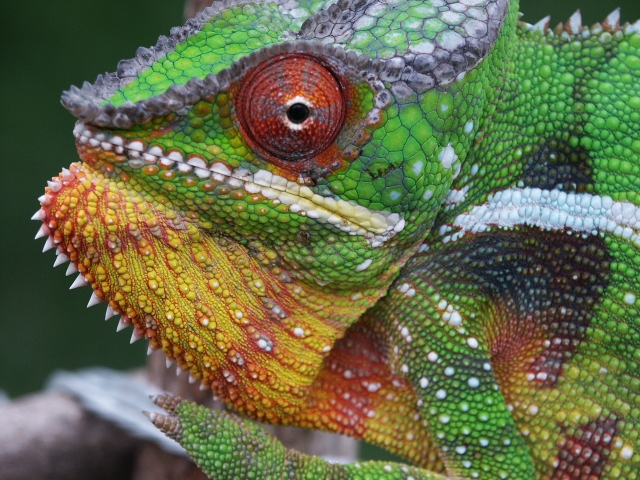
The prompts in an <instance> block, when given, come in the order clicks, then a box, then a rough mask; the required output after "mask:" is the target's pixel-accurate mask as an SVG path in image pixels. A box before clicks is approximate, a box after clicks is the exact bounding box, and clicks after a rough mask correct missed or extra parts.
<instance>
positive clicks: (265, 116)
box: [236, 54, 346, 166]
mask: <svg viewBox="0 0 640 480" xmlns="http://www.w3.org/2000/svg"><path fill="white" fill-rule="evenodd" d="M236 112H237V115H238V120H239V123H240V128H241V130H242V133H243V135H244V136H245V138H246V139H247V142H248V143H249V145H250V147H251V148H253V149H254V150H255V151H256V153H258V154H259V155H260V156H262V157H264V158H266V159H268V160H271V161H275V162H277V163H281V164H282V165H283V166H285V165H292V164H295V163H298V162H303V161H305V160H309V159H312V158H314V157H317V156H318V155H320V154H321V153H322V152H324V151H325V150H326V149H327V148H328V147H329V146H330V145H331V144H332V143H333V141H334V140H335V138H336V137H337V136H338V133H339V132H340V129H341V128H342V126H343V124H344V121H345V115H346V102H345V100H344V93H343V89H342V87H341V85H340V82H339V81H338V80H337V79H336V77H335V76H334V75H333V73H332V72H331V71H330V70H329V69H328V68H327V67H325V66H324V65H322V64H321V63H319V62H318V61H317V60H316V59H314V58H312V57H310V56H308V55H301V54H290V55H282V56H280V57H278V58H276V59H269V60H267V61H265V62H263V63H261V64H260V65H258V66H257V67H255V68H254V69H253V70H252V71H251V72H249V74H248V75H247V76H246V77H245V79H244V80H243V82H242V85H241V86H240V90H239V92H238V96H237V101H236Z"/></svg>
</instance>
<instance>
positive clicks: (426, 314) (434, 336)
mask: <svg viewBox="0 0 640 480" xmlns="http://www.w3.org/2000/svg"><path fill="white" fill-rule="evenodd" d="M445 275H446V273H445ZM433 277H434V273H433V272H430V271H428V270H418V271H416V272H415V274H413V275H406V276H403V277H402V278H401V279H399V281H398V282H396V284H395V288H394V289H393V290H392V291H391V292H390V293H389V296H388V297H386V298H385V300H384V301H383V302H382V304H380V305H379V306H377V307H376V308H375V309H374V310H373V311H372V312H370V313H369V314H368V315H372V316H375V317H377V319H378V321H379V323H381V324H384V323H386V324H387V325H388V327H390V328H388V332H389V335H390V336H391V337H392V338H391V340H390V343H391V344H392V345H396V346H398V348H397V349H396V350H394V351H395V352H396V353H395V355H393V356H392V358H391V364H392V367H391V368H392V370H395V371H396V372H399V373H403V374H404V376H405V378H407V377H408V379H409V381H410V383H412V384H413V385H414V388H415V391H416V396H417V398H418V401H417V406H418V408H419V412H420V419H419V422H420V424H421V425H420V427H422V428H423V429H424V430H426V431H427V432H428V433H427V434H428V436H429V437H430V438H431V439H432V440H433V441H434V442H435V444H436V448H437V451H438V452H439V456H440V459H441V460H442V461H443V462H444V464H445V467H446V470H447V473H448V474H449V475H450V478H465V479H466V478H481V479H494V478H505V479H506V478H509V479H522V480H525V479H527V480H528V479H533V478H534V468H533V464H532V462H531V459H530V456H529V452H528V448H527V446H526V444H525V442H524V440H523V438H522V436H521V435H520V433H519V431H518V428H517V425H516V423H515V422H514V420H513V418H512V414H511V412H510V409H509V407H508V405H507V402H506V400H505V397H504V394H503V392H502V390H501V388H500V384H499V382H498V378H497V377H496V372H495V371H494V366H493V362H492V359H491V350H490V348H489V344H488V342H487V335H486V334H485V333H484V325H483V319H482V317H481V316H480V315H478V313H479V312H474V310H473V308H469V307H470V305H469V303H470V302H469V303H468V302H467V301H468V300H472V298H473V297H467V298H463V297H462V296H460V295H458V294H457V293H456V292H452V291H451V289H446V288H441V287H443V285H442V284H441V285H437V283H438V282H434V281H433ZM434 285H435V286H436V288H434ZM444 286H445V287H446V286H447V285H444ZM477 300H480V301H481V300H482V299H481V298H479V299H477ZM418 325H420V328H417V327H418Z"/></svg>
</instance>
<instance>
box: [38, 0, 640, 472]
mask: <svg viewBox="0 0 640 480" xmlns="http://www.w3.org/2000/svg"><path fill="white" fill-rule="evenodd" d="M62 103H63V105H64V106H65V107H66V108H67V109H68V110H69V111H70V112H71V113H72V114H74V115H75V116H76V117H77V118H78V122H77V124H76V127H75V130H74V134H75V137H76V145H77V149H78V153H79V156H80V160H81V161H80V162H77V163H73V164H72V165H71V166H70V167H69V168H68V169H64V170H63V171H62V172H61V173H60V175H59V176H58V177H55V178H53V179H52V180H51V181H50V182H48V187H47V188H46V191H45V194H44V195H43V196H42V197H41V198H40V199H39V200H40V203H41V209H40V210H39V211H38V212H37V213H36V214H35V215H34V219H35V220H38V221H41V222H42V227H41V229H40V231H39V232H38V237H46V238H47V243H46V246H45V250H46V249H50V248H55V249H56V250H57V253H58V259H57V260H56V265H59V264H61V263H64V262H67V261H71V264H70V266H69V272H70V273H74V272H78V273H79V276H78V278H77V280H76V281H75V283H74V284H73V286H74V287H76V286H84V285H90V286H91V288H92V289H93V295H92V297H91V301H90V302H89V306H91V305H94V304H96V303H99V302H108V308H107V318H109V317H110V316H113V315H115V314H118V315H121V317H120V323H119V326H118V329H121V328H124V327H127V326H133V329H134V332H133V336H132V341H134V340H137V339H141V338H146V339H147V340H148V341H149V346H150V349H151V350H155V349H162V351H163V352H164V353H165V354H166V356H167V357H168V359H169V361H174V360H175V361H176V362H177V364H178V366H179V368H181V369H182V370H187V371H189V373H190V375H191V376H192V378H193V379H194V381H199V382H201V383H202V386H203V388H206V389H211V390H212V391H213V394H214V395H215V396H217V397H219V398H221V399H222V400H223V401H224V402H226V404H227V405H228V406H229V407H230V408H231V409H233V410H234V411H235V412H237V413H230V412H213V411H209V410H207V409H205V408H203V407H199V406H196V405H194V404H192V403H190V402H187V401H184V400H182V399H180V398H177V397H172V396H169V395H161V396H158V397H156V398H155V402H156V403H157V404H158V405H160V406H161V407H163V408H164V409H165V410H166V412H167V413H166V415H160V414H157V413H153V414H149V418H150V420H151V421H152V422H153V423H154V424H155V425H156V426H157V427H158V428H160V429H161V430H162V431H164V432H165V433H166V434H167V435H168V436H170V437H172V438H174V439H175V440H177V441H178V442H179V443H180V444H182V445H183V446H184V447H185V448H186V449H187V451H188V453H189V454H190V455H191V457H192V458H193V459H194V461H195V462H196V463H197V464H198V465H199V466H200V467H201V468H202V469H203V470H204V471H205V472H206V474H207V475H209V476H210V477H211V478H214V479H232V478H238V479H245V478H273V479H282V478H291V479H293V478H299V479H302V478H305V479H312V478H329V479H340V480H352V479H353V480H355V479H404V480H410V479H413V480H424V479H512V480H532V479H554V480H568V479H588V480H598V479H625V480H633V479H640V438H639V435H640V22H636V23H634V24H628V23H626V24H621V22H620V13H619V11H617V10H614V11H613V12H612V13H611V14H610V15H609V16H608V17H607V18H606V19H605V20H604V21H603V22H602V23H599V24H596V25H593V26H591V27H586V26H583V25H582V21H581V18H580V14H579V12H576V14H574V15H573V16H572V17H571V18H570V19H569V20H568V21H567V22H566V23H561V24H559V25H558V26H557V27H556V28H555V29H550V28H549V19H548V18H545V19H543V20H541V21H540V22H539V23H537V24H535V25H529V24H526V23H522V22H520V21H519V14H518V2H517V1H511V2H508V1H507V0H460V1H449V0H428V1H417V0H402V1H399V0H387V1H381V0H339V1H338V2H337V3H334V2H331V1H318V0H316V1H310V0H280V1H279V2H275V3H268V2H263V1H259V0H255V1H252V0H225V1H222V2H216V3H215V4H214V6H213V7H210V8H208V9H206V10H205V11H204V12H202V13H200V14H198V15H197V16H196V18H194V19H192V20H190V21H188V22H187V24H186V25H185V26H184V27H178V28H174V29H172V31H171V33H170V35H169V36H162V37H160V39H159V40H158V43H157V45H155V46H153V47H151V48H140V49H139V50H138V52H137V55H136V57H135V58H133V59H130V60H124V61H122V62H120V64H119V65H118V69H117V71H116V72H115V73H112V74H105V75H101V76H99V77H98V79H97V80H96V81H95V82H94V83H93V84H89V83H85V85H84V86H82V87H81V88H77V87H72V88H71V89H70V90H69V91H67V92H65V93H64V94H63V97H62ZM251 419H255V420H259V421H262V422H268V423H274V424H283V425H297V426H303V427H308V428H314V429H321V430H326V431H331V432H338V433H343V434H347V435H350V436H353V437H356V438H359V439H363V440H366V441H368V442H371V443H373V444H376V445H379V446H381V447H383V448H386V449H387V450H389V451H391V452H393V453H395V454H397V455H399V456H401V457H403V458H405V459H406V460H407V461H408V462H409V463H407V465H403V464H396V463H385V462H362V463H356V464H351V465H336V464H329V463H327V462H325V461H323V460H321V459H319V458H314V457H309V456H306V455H303V454H300V453H298V452H295V451H291V450H287V449H285V448H284V447H283V446H282V445H281V444H280V443H279V442H278V441H277V440H276V439H274V438H273V437H271V436H269V435H267V434H266V433H265V432H264V431H263V430H262V429H261V428H260V427H259V426H257V425H256V424H255V423H253V422H252V420H251ZM410 465H411V466H410Z"/></svg>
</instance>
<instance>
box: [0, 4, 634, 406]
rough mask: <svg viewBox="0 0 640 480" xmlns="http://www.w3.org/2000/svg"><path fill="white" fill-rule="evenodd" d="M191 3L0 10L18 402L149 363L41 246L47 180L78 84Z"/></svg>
mask: <svg viewBox="0 0 640 480" xmlns="http://www.w3.org/2000/svg"><path fill="white" fill-rule="evenodd" d="M617 6H620V7H622V20H623V22H624V21H631V22H633V21H635V20H636V19H639V18H640V2H639V1H638V0H612V1H611V0H607V1H603V0H565V1H561V2H560V1H557V0H556V1H552V0H522V1H521V8H520V9H521V11H522V12H524V14H525V15H524V17H523V20H525V21H528V22H530V23H535V22H537V21H538V20H539V19H540V18H542V17H543V16H545V15H547V14H551V15H552V25H555V24H557V23H558V22H559V21H566V19H567V18H568V17H569V16H570V15H571V14H572V13H573V12H574V11H575V10H576V9H577V8H580V9H581V10H582V12H583V21H584V23H585V24H592V23H594V22H597V21H602V20H603V19H604V18H605V17H606V15H607V14H608V13H609V12H610V11H611V10H613V9H614V8H615V7H617ZM183 8H184V1H183V0H136V1H131V0H91V1H86V0H56V1H51V0H22V1H18V0H14V1H6V2H3V7H2V13H0V150H1V152H0V391H1V390H4V391H5V392H7V393H8V395H9V396H11V397H16V396H20V395H24V394H27V393H30V392H34V391H36V390H38V389H40V388H41V387H42V385H43V382H44V381H45V380H46V378H47V377H48V375H49V374H50V373H51V372H52V371H53V370H56V369H71V370H73V369H78V368H82V367H87V366H94V365H104V366H108V367H112V368H116V369H128V368H132V367H136V366H141V365H143V364H144V362H145V357H146V355H145V351H146V348H147V347H146V342H139V343H137V344H135V345H129V339H130V335H131V330H130V329H128V330H125V331H124V332H122V333H120V334H116V332H115V328H116V324H117V321H116V320H111V321H109V322H104V320H103V319H104V313H105V306H104V305H99V306H95V307H92V308H90V309H88V310H87V308H86V304H87V302H88V300H89V296H90V293H91V291H90V289H89V288H79V289H76V290H71V291H69V290H68V288H69V286H70V284H71V283H72V281H73V279H74V278H75V276H73V277H65V269H66V266H61V267H58V268H56V269H55V270H54V269H53V268H52V265H53V261H54V259H55V254H54V251H53V250H50V251H49V252H46V253H44V254H42V253H41V251H42V246H43V244H44V239H40V240H38V241H34V240H33V237H34V235H35V233H36V231H37V230H38V228H39V224H38V223H36V222H34V221H31V220H29V219H30V217H31V216H32V215H33V213H34V212H35V211H36V210H37V209H38V208H39V204H38V201H37V198H38V197H39V196H40V195H42V193H43V189H44V187H45V185H46V180H48V179H50V178H51V177H52V176H55V175H57V174H58V173H59V172H60V169H61V167H65V166H68V165H69V164H70V163H71V162H73V161H75V159H76V153H75V147H74V139H73V135H72V133H71V132H72V129H73V125H74V118H73V117H72V116H71V115H70V114H69V113H67V111H66V110H64V108H62V106H61V105H60V103H59V97H60V93H61V92H62V90H64V89H67V88H68V87H69V86H70V85H71V84H75V85H81V84H82V82H83V81H84V80H89V81H93V79H95V77H96V75H97V74H98V73H100V72H105V71H113V70H115V67H116V65H117V62H118V61H119V60H120V59H122V58H130V57H132V56H133V55H134V54H135V51H136V49H137V48H138V46H140V45H144V46H149V45H153V44H155V42H156V39H157V37H158V35H160V34H167V33H168V31H169V29H170V28H171V27H172V26H175V25H180V24H182V14H183Z"/></svg>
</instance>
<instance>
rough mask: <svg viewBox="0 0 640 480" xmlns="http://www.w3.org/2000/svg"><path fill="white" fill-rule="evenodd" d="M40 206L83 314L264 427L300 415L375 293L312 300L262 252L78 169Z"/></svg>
mask: <svg viewBox="0 0 640 480" xmlns="http://www.w3.org/2000/svg"><path fill="white" fill-rule="evenodd" d="M41 203H42V210H41V211H40V212H38V214H37V215H38V218H39V219H41V220H42V221H43V228H42V230H41V231H43V232H44V233H45V234H47V235H49V240H48V243H49V244H50V245H52V246H55V247H56V248H57V250H58V253H59V254H63V255H65V256H67V257H68V258H69V259H70V260H71V262H72V263H73V265H74V267H75V269H77V270H78V271H79V273H80V275H81V281H82V282H86V283H88V284H89V285H90V286H91V287H92V289H93V296H92V301H91V302H90V304H94V303H96V302H99V301H105V302H108V304H109V308H110V309H111V310H112V311H113V312H115V313H118V314H121V315H122V319H121V326H122V325H130V324H131V325H133V327H134V329H135V332H134V338H143V337H144V338H146V339H147V340H148V341H149V343H150V348H153V349H157V348H161V349H162V350H163V351H164V353H165V354H166V355H167V357H169V358H171V359H175V360H177V362H178V364H179V365H180V367H181V368H182V369H183V370H189V371H190V373H191V374H192V375H193V376H194V377H196V378H197V379H199V380H200V381H201V382H202V384H203V385H204V386H205V387H207V388H211V389H212V390H213V392H214V394H215V395H216V396H218V397H220V398H222V399H223V400H224V401H226V402H227V403H229V404H230V405H232V406H233V407H235V408H236V409H238V410H240V411H242V412H244V413H247V414H248V415H250V416H253V417H255V418H258V419H262V420H267V421H270V422H273V423H279V422H280V421H281V420H282V419H283V418H286V417H287V416H289V415H291V414H292V413H293V412H295V411H297V410H298V409H299V408H301V406H302V405H303V403H304V399H305V396H306V395H307V393H308V391H309V388H310V386H311V384H312V383H313V381H314V379H315V378H316V376H317V375H318V372H319V371H320V369H321V366H322V362H323V360H324V358H325V357H326V356H327V355H328V353H329V351H330V350H331V348H332V347H333V345H334V343H335V342H336V340H338V339H339V338H341V337H342V336H343V335H344V333H345V331H346V329H347V328H348V327H349V326H350V325H351V324H352V323H353V322H354V321H355V320H356V319H357V318H358V317H360V315H361V314H362V312H364V310H365V309H366V308H367V307H368V306H370V305H372V304H373V303H375V301H376V300H377V299H378V298H379V297H380V295H382V293H383V291H381V290H380V291H378V290H373V291H368V292H365V293H364V294H360V295H359V296H358V297H353V292H351V293H350V294H344V293H327V292H319V291H315V290H313V288H312V287H309V286H308V285H306V284H303V283H297V282H296V281H295V280H291V278H290V276H289V275H282V273H286V272H283V271H282V269H281V268H280V267H279V266H278V265H276V264H275V263H273V262H272V261H271V260H270V258H273V257H272V256H271V255H269V252H267V251H266V250H265V251H259V252H257V253H256V252H254V251H252V252H251V253H250V252H249V251H248V250H247V249H246V248H245V247H244V246H242V245H240V244H239V243H237V242H235V241H233V240H232V239H229V238H226V237H224V236H222V235H220V234H218V233H217V232H215V231H213V232H212V231H205V230H203V229H202V228H201V227H199V226H198V224H197V223H195V222H194V221H192V220H190V219H188V218H185V217H183V216H181V215H180V214H179V213H178V212H177V211H176V210H173V209H172V208H171V205H169V204H161V203H156V202H153V203H152V202H150V201H149V199H148V198H145V197H144V196H142V195H141V194H139V193H137V190H136V183H135V180H130V181H128V182H123V181H121V180H120V179H118V178H110V177H109V176H107V175H105V174H104V173H102V172H100V171H98V170H97V169H96V168H94V167H92V166H89V165H87V164H73V165H72V166H71V167H70V169H69V170H65V171H63V172H62V173H61V174H60V175H59V176H58V177H57V178H55V179H53V180H52V181H51V182H49V187H48V188H47V190H46V193H45V195H44V196H43V197H41ZM354 298H357V299H356V300H354Z"/></svg>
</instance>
